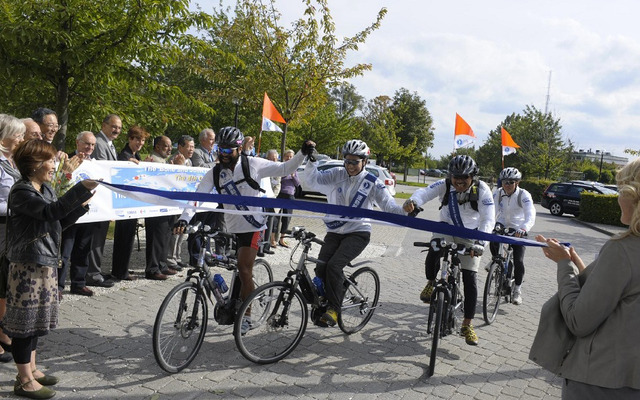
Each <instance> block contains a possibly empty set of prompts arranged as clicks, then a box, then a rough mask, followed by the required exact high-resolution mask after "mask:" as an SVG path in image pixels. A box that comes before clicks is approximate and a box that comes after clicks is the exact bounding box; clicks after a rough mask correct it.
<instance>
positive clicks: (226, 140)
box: [216, 126, 244, 147]
mask: <svg viewBox="0 0 640 400" xmlns="http://www.w3.org/2000/svg"><path fill="white" fill-rule="evenodd" d="M216 139H217V142H218V146H220V147H240V146H242V142H243V141H244V135H243V134H242V132H240V129H238V128H236V127H233V126H225V127H224V128H221V129H220V132H218V136H216Z"/></svg>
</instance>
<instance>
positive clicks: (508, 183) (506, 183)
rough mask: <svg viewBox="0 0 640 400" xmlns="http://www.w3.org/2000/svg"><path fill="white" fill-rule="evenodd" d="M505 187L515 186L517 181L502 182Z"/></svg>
mask: <svg viewBox="0 0 640 400" xmlns="http://www.w3.org/2000/svg"><path fill="white" fill-rule="evenodd" d="M502 183H503V184H504V185H513V184H514V183H516V181H502Z"/></svg>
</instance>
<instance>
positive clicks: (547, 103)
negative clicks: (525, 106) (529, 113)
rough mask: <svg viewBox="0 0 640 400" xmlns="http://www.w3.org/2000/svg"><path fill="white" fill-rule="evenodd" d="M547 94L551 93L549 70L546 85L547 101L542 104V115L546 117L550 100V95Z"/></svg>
mask: <svg viewBox="0 0 640 400" xmlns="http://www.w3.org/2000/svg"><path fill="white" fill-rule="evenodd" d="M549 92H551V70H549V83H548V84H547V101H546V102H545V103H544V114H545V115H547V112H548V110H549V99H550V97H551V96H550V94H549Z"/></svg>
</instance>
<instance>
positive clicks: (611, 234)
mask: <svg viewBox="0 0 640 400" xmlns="http://www.w3.org/2000/svg"><path fill="white" fill-rule="evenodd" d="M574 221H575V222H577V223H579V224H580V225H582V226H586V227H587V228H591V229H593V230H594V231H597V232H600V233H603V234H605V235H608V236H613V235H615V234H616V233H615V232H612V231H610V230H608V229H606V228H602V227H600V226H597V225H594V224H592V223H589V222H585V221H581V220H579V219H577V218H575V219H574Z"/></svg>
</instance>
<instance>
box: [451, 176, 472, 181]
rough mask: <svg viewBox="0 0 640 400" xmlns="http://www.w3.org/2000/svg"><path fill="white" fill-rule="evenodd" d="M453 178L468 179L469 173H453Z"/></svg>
mask: <svg viewBox="0 0 640 400" xmlns="http://www.w3.org/2000/svg"><path fill="white" fill-rule="evenodd" d="M453 179H461V180H465V181H466V180H467V179H469V175H454V176H453Z"/></svg>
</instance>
